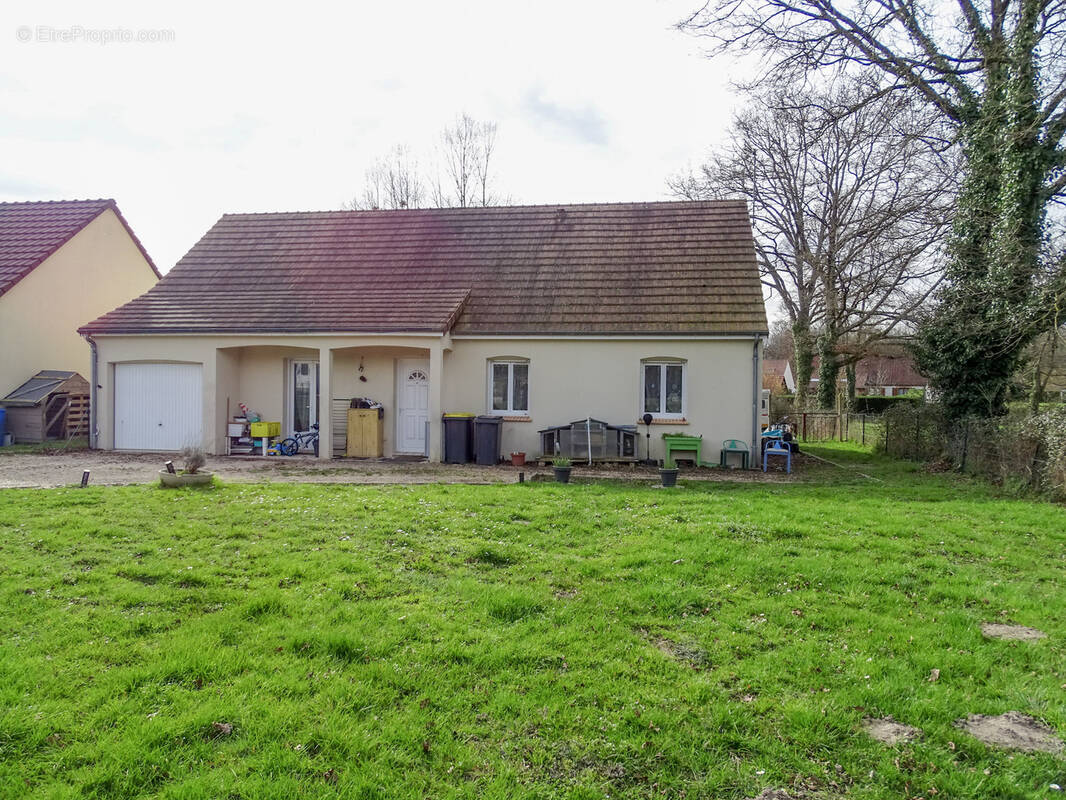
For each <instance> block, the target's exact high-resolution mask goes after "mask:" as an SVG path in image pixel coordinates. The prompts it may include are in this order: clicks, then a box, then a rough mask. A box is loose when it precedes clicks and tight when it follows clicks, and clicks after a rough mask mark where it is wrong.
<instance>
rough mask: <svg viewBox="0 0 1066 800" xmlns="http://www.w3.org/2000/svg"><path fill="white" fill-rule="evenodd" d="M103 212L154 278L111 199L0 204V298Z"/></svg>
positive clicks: (149, 259) (153, 266)
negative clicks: (108, 212) (117, 222)
mask: <svg viewBox="0 0 1066 800" xmlns="http://www.w3.org/2000/svg"><path fill="white" fill-rule="evenodd" d="M107 209H111V210H112V211H114V212H115V215H116V216H117V217H118V218H119V220H121V222H122V224H123V226H125V228H126V231H127V233H129V235H130V238H131V239H133V241H134V243H135V244H136V245H137V247H138V248H139V249H140V251H141V253H142V254H143V255H144V259H145V261H147V262H148V265H149V266H150V267H151V268H152V271H153V272H155V274H156V276H157V277H158V276H159V270H157V269H156V267H155V264H154V263H152V259H151V258H150V257H149V256H148V253H147V252H146V251H145V249H144V247H143V246H142V245H141V243H140V240H138V239H137V237H136V236H135V235H134V233H133V231H132V230H131V229H130V226H129V224H128V223H127V222H126V220H125V218H124V217H123V216H122V213H121V212H120V211H119V210H118V206H117V205H116V204H115V201H114V200H51V201H46V202H34V203H0V295H2V294H4V293H5V292H7V291H8V290H9V289H11V287H12V286H14V285H15V284H16V283H18V282H19V281H20V280H22V279H23V278H25V277H26V276H27V275H29V274H30V273H31V272H32V271H33V270H34V269H35V268H36V267H38V266H40V265H41V264H42V263H43V262H44V261H45V259H47V258H48V257H49V256H50V255H52V253H54V252H55V251H56V250H58V249H59V248H60V247H62V246H63V245H64V244H66V243H67V242H69V241H70V240H71V239H73V238H74V236H75V235H76V234H77V233H78V232H79V231H80V230H81V229H82V228H84V227H85V226H86V225H88V224H89V223H90V222H92V221H93V220H94V219H96V218H97V217H98V216H100V215H101V214H102V213H104V211H106V210H107Z"/></svg>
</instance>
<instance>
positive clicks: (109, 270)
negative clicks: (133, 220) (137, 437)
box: [0, 200, 159, 397]
mask: <svg viewBox="0 0 1066 800" xmlns="http://www.w3.org/2000/svg"><path fill="white" fill-rule="evenodd" d="M158 279H159V273H158V271H157V270H156V268H155V265H154V264H153V263H152V259H150V258H149V257H148V254H147V253H146V252H145V250H144V248H143V247H142V246H141V243H140V242H139V241H138V240H137V237H136V236H134V235H133V231H132V230H130V227H129V225H127V224H126V221H125V220H124V219H123V218H122V214H120V213H119V210H118V206H117V205H115V201H114V200H69V201H67V200H62V201H55V202H42V203H0V343H2V345H3V355H2V356H0V397H4V396H6V395H8V394H9V393H10V392H12V391H14V390H15V389H17V388H18V387H20V386H22V385H23V384H24V383H25V382H26V381H28V380H30V379H31V378H33V377H34V376H35V375H37V373H39V372H40V371H41V370H61V371H67V372H76V373H80V374H81V375H85V376H89V375H90V374H91V368H90V353H89V347H88V345H86V343H85V340H84V339H83V338H82V337H81V336H80V335H79V334H78V326H79V325H84V324H85V323H86V322H88V321H90V320H93V319H95V318H96V317H98V316H100V315H101V314H103V313H105V312H106V311H110V310H111V309H112V308H114V307H115V306H116V305H120V304H122V303H125V302H127V301H128V300H131V299H132V298H134V297H136V296H137V295H139V294H142V293H143V292H145V291H147V290H148V289H149V288H151V287H152V286H153V285H154V284H155V282H156V281H157V280H158Z"/></svg>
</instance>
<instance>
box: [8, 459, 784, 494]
mask: <svg viewBox="0 0 1066 800" xmlns="http://www.w3.org/2000/svg"><path fill="white" fill-rule="evenodd" d="M168 459H170V460H175V456H174V453H123V452H117V451H110V450H75V451H69V452H68V451H62V452H55V453H47V454H44V453H0V489H15V488H26V489H49V488H53V487H58V486H71V485H74V484H77V483H78V482H79V481H80V480H81V474H82V471H83V470H89V471H90V478H89V485H90V486H99V485H119V486H124V485H131V484H148V483H151V484H155V483H158V482H159V469H160V468H161V467H162V465H163V462H164V461H166V460H168ZM179 466H180V464H179ZM207 469H208V470H209V471H211V472H214V473H215V475H217V476H218V478H219V479H220V480H221V481H223V482H224V483H334V484H337V483H340V484H370V485H374V484H408V485H412V484H425V483H466V484H492V483H517V482H518V474H519V473H520V472H522V473H524V477H525V479H526V480H530V481H536V480H554V478H553V473H552V470H551V468H550V467H541V466H537V465H535V464H530V463H528V462H527V464H526V465H525V466H524V467H512V466H511V465H509V464H500V465H498V466H494V467H479V466H475V465H473V464H431V463H429V462H427V461H410V460H397V459H333V460H331V461H325V460H322V461H320V460H319V459H317V458H314V457H312V456H292V457H262V456H208V459H207ZM795 472H796V470H793V474H792V475H784V474H782V473H778V474H773V473H768V474H764V473H763V472H760V471H758V470H740V469H736V470H733V469H730V470H726V469H716V468H708V467H701V468H700V469H689V470H683V471H682V473H681V477H682V479H684V480H698V481H729V482H738V481H740V482H754V483H762V482H767V483H782V482H786V483H787V482H790V481H793V480H795V479H796V475H795ZM574 479H575V482H581V481H588V480H603V479H614V480H628V481H635V482H645V481H647V482H649V483H651V484H653V485H655V484H658V483H659V471H658V469H657V468H655V467H648V466H645V465H642V464H634V465H621V466H617V465H597V466H594V467H588V466H583V465H575V466H574Z"/></svg>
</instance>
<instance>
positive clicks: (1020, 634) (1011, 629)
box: [981, 622, 1047, 642]
mask: <svg viewBox="0 0 1066 800" xmlns="http://www.w3.org/2000/svg"><path fill="white" fill-rule="evenodd" d="M981 633H983V634H984V635H985V636H987V637H988V638H989V639H1009V640H1011V641H1014V642H1035V641H1037V640H1039V639H1046V638H1047V634H1046V633H1044V632H1043V631H1038V630H1037V629H1036V628H1027V627H1025V626H1024V625H1003V624H1002V623H999V622H982V623H981Z"/></svg>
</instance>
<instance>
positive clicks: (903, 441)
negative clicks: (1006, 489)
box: [881, 405, 1066, 497]
mask: <svg viewBox="0 0 1066 800" xmlns="http://www.w3.org/2000/svg"><path fill="white" fill-rule="evenodd" d="M881 448H882V449H883V450H884V452H886V453H887V454H888V455H890V456H894V457H896V458H904V459H908V460H912V461H923V462H932V463H933V464H936V465H939V466H941V467H942V468H943V469H954V470H956V471H958V472H963V473H967V474H970V475H978V476H981V477H984V478H987V479H990V480H992V481H994V482H996V483H999V484H1003V485H1006V486H1010V487H1015V488H1032V489H1037V490H1042V491H1046V492H1048V493H1049V494H1051V495H1053V496H1056V497H1062V496H1066V408H1057V409H1051V410H1049V411H1044V412H1042V413H1039V414H1031V413H1024V414H1022V413H1015V414H1010V415H1007V416H1003V417H996V418H993V419H979V418H973V419H962V420H955V421H951V420H948V419H947V418H946V417H945V416H944V413H943V411H942V409H941V408H940V407H939V406H936V405H923V406H920V407H900V408H894V409H892V410H891V411H889V412H888V413H886V414H885V415H884V431H883V439H882V440H881Z"/></svg>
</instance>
